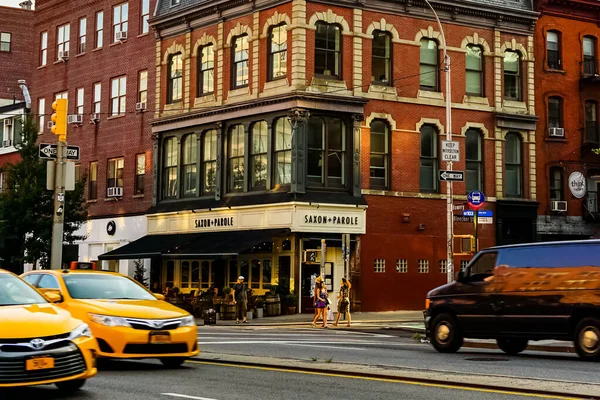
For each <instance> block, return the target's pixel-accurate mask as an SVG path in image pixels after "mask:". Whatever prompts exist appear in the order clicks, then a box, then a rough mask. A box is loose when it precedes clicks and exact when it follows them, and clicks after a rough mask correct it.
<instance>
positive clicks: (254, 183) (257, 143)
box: [250, 121, 269, 190]
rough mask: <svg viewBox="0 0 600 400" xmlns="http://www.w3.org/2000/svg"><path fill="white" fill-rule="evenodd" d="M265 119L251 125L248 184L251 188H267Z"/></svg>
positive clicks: (266, 131)
mask: <svg viewBox="0 0 600 400" xmlns="http://www.w3.org/2000/svg"><path fill="white" fill-rule="evenodd" d="M268 131H269V127H268V125H267V121H259V122H256V123H254V124H253V125H252V129H251V135H250V141H251V145H250V168H251V171H250V186H251V189H252V190H264V189H266V188H267V159H268V158H267V137H268Z"/></svg>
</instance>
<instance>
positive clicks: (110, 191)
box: [106, 186, 123, 197]
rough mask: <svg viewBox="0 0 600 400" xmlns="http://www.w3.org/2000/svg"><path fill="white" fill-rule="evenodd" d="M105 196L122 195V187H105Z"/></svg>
mask: <svg viewBox="0 0 600 400" xmlns="http://www.w3.org/2000/svg"><path fill="white" fill-rule="evenodd" d="M106 196H107V197H123V188H122V187H118V186H117V187H109V188H107V189H106Z"/></svg>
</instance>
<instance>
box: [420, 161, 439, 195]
mask: <svg viewBox="0 0 600 400" xmlns="http://www.w3.org/2000/svg"><path fill="white" fill-rule="evenodd" d="M435 178H437V176H434V166H433V159H421V171H420V185H421V190H434V189H435V182H434V179H435Z"/></svg>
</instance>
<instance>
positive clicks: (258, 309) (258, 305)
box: [254, 297, 265, 318]
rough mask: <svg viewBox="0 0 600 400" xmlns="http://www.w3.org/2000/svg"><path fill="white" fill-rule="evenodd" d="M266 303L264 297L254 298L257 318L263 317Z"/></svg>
mask: <svg viewBox="0 0 600 400" xmlns="http://www.w3.org/2000/svg"><path fill="white" fill-rule="evenodd" d="M264 305H265V301H264V299H263V298H262V297H257V298H256V300H254V308H255V309H256V318H262V317H263V306H264Z"/></svg>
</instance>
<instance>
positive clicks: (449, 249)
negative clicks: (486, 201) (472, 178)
mask: <svg viewBox="0 0 600 400" xmlns="http://www.w3.org/2000/svg"><path fill="white" fill-rule="evenodd" d="M424 1H425V3H427V5H428V6H429V8H430V9H431V11H432V12H433V15H434V16H435V19H436V20H437V23H438V25H439V27H440V33H441V35H442V46H443V50H444V72H445V73H446V140H448V141H451V140H452V98H451V97H450V95H451V82H450V56H449V55H448V49H447V47H446V36H445V35H444V28H443V26H442V22H441V21H440V18H439V17H438V15H437V13H436V12H435V9H434V8H433V6H432V5H431V3H429V0H424ZM446 170H448V171H452V161H448V162H446ZM452 204H453V200H452V182H451V181H446V240H447V243H446V257H447V260H446V265H447V267H448V276H447V278H448V283H450V282H453V281H454V263H453V259H452V257H453V254H454V244H453V237H454V217H453V210H452Z"/></svg>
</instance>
